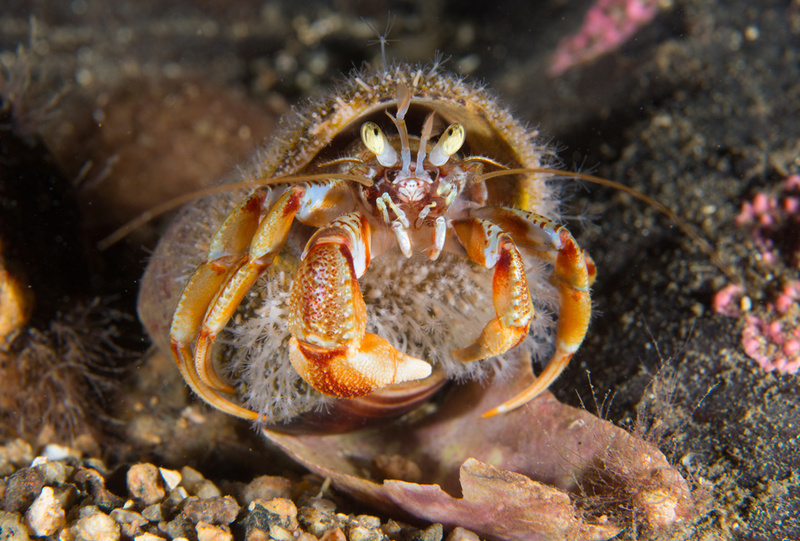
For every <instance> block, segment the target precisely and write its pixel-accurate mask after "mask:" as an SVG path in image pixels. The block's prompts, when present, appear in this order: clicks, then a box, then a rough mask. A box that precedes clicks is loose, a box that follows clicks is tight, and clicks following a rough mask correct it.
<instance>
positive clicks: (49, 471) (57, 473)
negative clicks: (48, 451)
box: [33, 457, 75, 485]
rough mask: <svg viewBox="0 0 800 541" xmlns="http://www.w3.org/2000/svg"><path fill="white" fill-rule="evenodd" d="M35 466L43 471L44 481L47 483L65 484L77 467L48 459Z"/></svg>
mask: <svg viewBox="0 0 800 541" xmlns="http://www.w3.org/2000/svg"><path fill="white" fill-rule="evenodd" d="M37 458H38V457H37ZM34 462H36V460H34ZM33 467H35V468H36V469H37V470H39V471H40V472H41V473H42V475H43V476H44V482H45V484H47V485H61V484H64V483H66V482H67V478H68V477H69V476H70V475H72V472H74V471H75V468H73V467H72V466H68V465H67V464H64V463H63V462H54V461H52V460H47V459H45V460H44V461H42V462H40V463H38V464H35V466H33Z"/></svg>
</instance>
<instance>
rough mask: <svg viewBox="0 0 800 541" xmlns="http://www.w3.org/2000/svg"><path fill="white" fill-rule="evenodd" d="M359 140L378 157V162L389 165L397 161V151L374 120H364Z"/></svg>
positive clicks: (385, 165)
mask: <svg viewBox="0 0 800 541" xmlns="http://www.w3.org/2000/svg"><path fill="white" fill-rule="evenodd" d="M361 141H363V142H364V146H366V147H367V149H369V151H370V152H372V153H373V154H375V156H376V157H377V158H378V163H380V164H381V165H382V166H384V167H391V166H392V165H394V164H395V162H396V161H397V152H396V151H395V149H393V148H392V145H390V144H389V141H388V139H386V136H385V135H384V134H383V132H382V131H381V129H380V128H379V127H378V125H377V124H375V123H374V122H365V123H364V124H363V125H362V126H361Z"/></svg>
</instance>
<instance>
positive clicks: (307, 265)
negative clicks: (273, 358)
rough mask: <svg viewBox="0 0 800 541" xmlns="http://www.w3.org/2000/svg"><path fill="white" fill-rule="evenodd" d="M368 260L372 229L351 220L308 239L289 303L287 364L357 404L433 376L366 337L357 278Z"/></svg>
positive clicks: (312, 382)
mask: <svg viewBox="0 0 800 541" xmlns="http://www.w3.org/2000/svg"><path fill="white" fill-rule="evenodd" d="M369 261H370V226H369V223H368V222H367V220H366V218H364V216H362V215H361V214H358V213H352V214H347V215H345V216H342V217H340V218H338V219H337V220H335V221H334V222H332V223H331V224H330V225H328V226H326V227H325V228H323V229H320V230H319V231H318V232H317V233H316V234H315V235H314V236H313V237H312V238H311V240H309V242H308V245H307V246H306V250H305V253H304V254H303V257H302V261H301V263H300V268H299V269H298V271H297V276H296V278H295V281H294V283H293V284H292V293H291V298H290V301H289V306H290V313H289V332H291V334H292V338H291V340H290V342H289V358H290V360H291V362H292V366H293V367H294V369H295V370H297V372H298V374H300V376H301V377H302V378H303V379H304V380H306V381H307V382H308V383H309V384H310V385H311V386H312V387H314V388H315V389H317V390H319V391H321V392H323V393H325V394H328V395H331V396H335V397H338V398H356V397H359V396H365V395H368V394H371V393H372V392H374V391H376V390H378V389H380V388H382V387H385V386H387V385H390V384H392V383H400V382H403V381H411V380H416V379H422V378H425V377H427V376H429V375H430V373H431V366H430V365H429V364H428V363H426V362H424V361H422V360H420V359H415V358H413V357H409V356H408V355H405V354H403V353H401V352H399V351H397V350H396V349H395V348H394V347H393V346H391V345H390V344H389V343H388V342H387V341H386V340H384V339H383V338H380V337H379V336H376V335H374V334H370V333H367V332H366V320H367V311H366V305H365V304H364V299H363V297H362V296H361V290H360V289H359V286H358V278H359V276H361V275H362V274H363V273H364V271H365V270H366V268H367V266H368V265H369Z"/></svg>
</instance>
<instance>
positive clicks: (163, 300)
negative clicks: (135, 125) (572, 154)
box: [139, 62, 694, 541]
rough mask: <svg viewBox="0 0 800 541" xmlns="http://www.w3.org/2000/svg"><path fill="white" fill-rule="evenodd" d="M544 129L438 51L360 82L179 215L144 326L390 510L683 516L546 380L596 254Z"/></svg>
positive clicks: (355, 78)
mask: <svg viewBox="0 0 800 541" xmlns="http://www.w3.org/2000/svg"><path fill="white" fill-rule="evenodd" d="M536 136H537V134H536V132H535V131H531V130H528V129H526V128H525V127H523V126H522V125H521V124H520V123H519V122H517V121H516V120H515V119H514V118H513V117H512V116H511V115H510V114H509V113H508V111H506V110H505V109H503V108H502V107H501V106H499V105H498V103H497V102H496V101H495V99H494V98H493V97H492V96H491V95H490V94H489V93H488V92H487V91H486V90H484V89H483V88H482V87H480V86H477V85H473V84H470V83H467V82H465V81H464V80H462V79H460V78H458V77H455V76H453V75H450V74H447V73H443V72H442V70H441V67H440V65H439V64H438V63H436V62H435V63H434V64H433V65H430V66H426V67H415V66H409V65H406V64H397V65H393V66H391V67H388V68H382V69H370V68H368V69H365V70H362V71H359V72H356V73H355V74H353V75H352V76H351V77H350V78H348V79H347V80H346V81H344V82H343V83H342V84H341V85H340V86H339V88H337V89H335V90H334V91H333V92H332V93H331V94H330V95H328V96H327V97H324V98H320V99H318V100H316V101H314V102H312V103H310V104H309V105H307V106H306V107H305V108H299V109H296V110H293V111H292V112H291V113H289V114H288V115H286V117H285V118H284V119H283V125H282V128H281V131H280V132H279V133H278V134H277V135H276V136H275V138H274V139H273V141H272V143H271V145H269V146H268V147H267V148H266V149H265V150H263V151H261V152H259V153H258V154H257V155H256V156H255V157H254V159H253V161H252V162H251V163H250V165H249V166H247V167H245V168H243V169H242V170H241V171H240V172H238V173H237V174H236V175H235V176H234V177H233V178H232V179H230V182H228V183H226V184H223V185H221V186H220V187H219V188H214V189H213V190H212V192H213V194H214V195H213V196H209V197H205V198H203V199H198V200H196V201H193V202H192V204H190V205H188V206H187V207H186V208H184V210H183V211H182V212H181V214H180V215H179V216H178V217H177V218H176V220H175V221H174V222H173V224H172V225H171V226H170V228H169V229H168V231H167V232H166V233H165V234H164V235H163V237H162V239H161V241H160V243H159V245H158V247H157V249H156V250H155V252H154V253H153V256H152V258H151V260H150V263H149V265H148V268H147V271H146V273H145V275H144V277H143V279H142V284H141V289H140V297H139V314H140V317H141V319H142V321H143V323H144V325H145V327H146V328H147V329H148V331H149V333H150V335H151V336H152V337H153V339H154V341H155V342H156V344H157V345H158V346H159V348H160V349H161V350H162V351H163V352H165V353H168V354H170V355H172V356H173V357H174V359H175V361H176V362H177V364H178V367H179V369H180V371H181V373H182V375H183V377H184V379H185V380H186V382H187V383H188V384H189V386H190V387H191V388H192V389H193V390H194V392H195V393H196V394H198V395H199V396H200V397H201V398H203V399H204V400H205V401H206V402H208V403H209V404H210V405H212V406H214V407H216V408H218V409H220V410H222V411H224V412H227V413H229V414H232V415H235V416H238V417H242V418H246V419H251V420H255V421H256V423H257V425H258V426H259V427H260V428H261V431H262V433H263V434H264V435H265V437H267V438H268V439H269V440H270V441H271V442H272V443H274V444H275V445H278V446H279V447H280V448H281V449H283V450H284V451H285V452H286V453H288V454H289V455H290V456H291V457H293V458H294V459H295V460H297V461H298V462H299V463H301V464H303V465H305V466H306V467H308V468H309V469H310V470H311V471H312V472H315V473H316V474H318V475H320V476H321V477H323V478H327V479H330V480H331V481H332V483H333V484H334V485H335V486H336V487H337V488H339V489H340V490H343V491H345V492H347V493H348V494H350V495H352V496H353V497H355V498H357V499H360V500H363V501H365V502H367V503H368V504H369V505H371V506H374V507H377V508H379V509H383V510H385V511H387V512H389V513H391V514H392V515H393V516H398V517H406V518H412V519H416V520H426V521H431V522H439V523H441V524H443V525H444V526H445V527H447V528H450V527H455V526H463V527H468V528H470V529H472V530H474V531H475V532H478V533H479V534H481V535H482V537H485V538H487V539H525V540H528V541H530V540H554V539H559V540H561V539H597V540H599V539H608V538H610V537H612V536H614V535H616V534H618V533H619V532H620V531H621V530H622V529H623V528H624V524H625V523H626V522H628V521H630V520H633V517H634V516H635V517H643V520H644V522H646V523H647V524H648V526H649V527H651V528H653V529H663V528H668V527H671V526H672V525H674V524H676V523H680V522H682V521H686V520H688V519H690V518H691V517H692V516H694V507H693V502H692V498H691V494H690V491H689V489H688V486H687V483H686V482H685V480H684V479H683V478H682V477H681V476H680V475H679V474H678V472H677V471H675V470H674V469H673V468H671V467H670V466H669V463H668V462H667V460H666V458H665V457H664V455H663V454H661V453H660V452H659V451H658V450H657V449H655V448H654V447H653V446H651V445H649V444H647V443H645V442H644V441H642V440H640V439H638V438H636V437H634V436H632V435H630V434H628V433H627V432H625V431H624V430H622V429H620V428H618V427H615V426H613V425H612V424H611V423H609V422H607V421H604V420H602V419H599V418H597V417H595V416H593V415H591V414H590V413H588V412H587V411H584V410H581V409H577V408H573V407H570V406H567V405H565V404H561V403H560V402H558V401H557V400H556V399H555V397H554V396H553V395H552V394H550V393H548V392H545V389H546V388H547V386H548V385H549V384H550V383H551V382H552V381H553V380H554V379H555V378H556V377H557V376H558V375H559V374H560V373H561V372H562V370H563V369H564V367H565V365H566V364H567V363H568V362H569V360H570V357H571V356H572V354H573V353H574V352H575V351H576V350H577V349H578V347H579V346H580V345H581V342H582V340H583V338H584V335H585V333H586V331H587V327H588V323H589V319H590V314H591V299H590V293H589V289H590V287H591V285H592V282H593V280H594V277H595V268H594V264H593V263H592V260H591V258H590V257H589V256H588V255H587V254H586V253H585V252H584V251H583V250H582V249H581V248H580V247H579V246H578V244H577V243H576V241H575V239H574V238H573V236H572V235H571V234H570V232H569V231H568V230H567V229H566V228H565V227H564V226H563V225H560V224H559V220H560V209H559V197H558V195H559V194H558V193H557V190H556V186H557V185H556V183H555V182H553V178H552V176H553V175H554V174H556V173H555V172H554V171H553V170H552V169H550V168H549V167H548V166H549V165H551V163H550V162H551V161H552V160H553V158H552V154H551V153H550V151H549V150H548V148H547V147H546V146H543V145H540V144H539V143H538V142H537V137H536ZM578 176H581V175H578ZM242 180H243V182H242ZM633 195H634V196H637V197H638V195H636V194H635V193H633ZM642 197H643V196H642ZM656 206H658V205H656ZM660 209H661V210H662V211H664V210H665V209H664V208H663V206H662V207H661V208H660ZM666 212H667V213H669V212H668V209H666ZM537 359H538V360H540V361H544V362H546V366H545V368H544V370H543V371H542V372H541V373H540V374H539V375H538V377H534V375H533V372H532V366H533V363H532V360H537ZM451 381H452V385H450V387H451V389H450V391H449V392H442V393H439V390H440V389H441V388H442V387H443V386H444V385H445V384H446V383H448V382H451ZM537 395H538V396H537ZM534 398H535V399H534ZM523 405H525V407H521V406H523ZM512 410H514V411H512ZM501 413H502V415H499V414H501ZM404 414H407V415H406V416H405V417H402V418H400V419H398V420H396V421H393V422H392V421H390V420H392V419H397V418H399V417H401V416H403V415H404ZM481 417H483V418H481ZM487 417H490V418H487ZM387 423H388V424H387ZM387 426H388V427H390V428H388V429H387ZM356 429H359V430H356ZM362 429H363V430H362ZM387 464H388V465H392V464H395V466H386V465H387ZM398 464H399V466H397V465H398ZM406 466H408V467H406ZM387 468H388V469H387ZM414 471H416V472H417V473H418V474H419V475H416V474H414V475H412V473H413V472H414ZM409 472H411V473H409ZM409 476H410V477H409ZM587 495H588V498H587ZM609 495H613V497H611V498H609V497H608V496H609ZM618 495H622V499H621V500H618V499H616V498H617V496H618ZM582 499H583V500H584V501H587V502H590V503H588V504H586V505H583V504H580V503H578V502H579V501H581V500H582ZM498 502H502V504H499V505H498ZM591 502H600V504H599V505H596V504H595V503H591Z"/></svg>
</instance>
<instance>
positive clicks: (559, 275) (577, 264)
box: [474, 207, 597, 417]
mask: <svg viewBox="0 0 800 541" xmlns="http://www.w3.org/2000/svg"><path fill="white" fill-rule="evenodd" d="M474 214H475V215H476V216H480V217H481V218H485V219H489V220H491V222H492V223H493V224H497V226H499V227H500V228H501V229H502V230H503V231H506V232H508V234H509V235H510V236H511V237H512V238H513V239H514V242H515V243H516V244H517V245H518V246H520V247H521V248H523V249H524V250H526V251H529V252H532V253H535V254H536V255H537V256H538V257H540V258H542V259H544V260H546V261H553V263H554V269H553V275H552V277H551V281H552V282H553V284H554V285H555V286H556V288H557V289H558V293H559V299H560V301H561V308H560V310H559V313H558V326H557V327H556V351H555V352H554V353H553V356H552V357H551V358H550V361H549V362H548V363H547V366H546V367H545V369H544V371H542V373H541V374H539V376H538V377H537V378H536V380H535V381H534V382H533V383H531V384H530V385H529V386H528V387H527V388H526V389H524V390H523V391H522V392H521V393H519V394H518V395H517V396H515V397H513V398H511V399H510V400H507V401H506V402H504V403H503V404H501V405H499V406H497V407H496V408H494V409H492V410H489V411H487V412H486V413H484V414H483V416H484V417H492V416H494V415H497V414H499V413H505V412H508V411H511V410H514V409H516V408H518V407H520V406H523V405H525V404H526V403H528V402H530V401H531V400H533V399H534V398H535V397H536V396H537V395H539V393H541V392H542V391H544V390H545V389H547V388H548V387H549V386H550V384H552V383H553V381H555V379H556V378H557V377H558V376H559V375H561V372H563V371H564V368H566V366H567V364H568V363H569V361H570V359H571V358H572V355H573V354H574V353H575V352H576V351H577V350H578V348H579V347H580V345H581V343H583V338H584V337H585V336H586V331H587V329H588V328H589V320H590V318H591V313H592V299H591V295H590V293H589V289H590V288H591V286H592V284H593V283H594V279H595V276H596V274H597V270H596V268H595V265H594V262H593V261H592V258H591V257H589V255H588V254H587V253H586V252H584V251H583V250H582V249H581V248H580V247H579V246H578V243H577V242H576V241H575V238H574V237H573V236H572V234H571V233H570V232H569V231H568V230H567V228H566V227H564V226H563V225H559V224H556V223H555V222H553V221H552V220H550V219H548V218H545V217H543V216H539V215H537V214H533V213H531V212H526V211H523V210H519V209H511V208H502V207H486V208H484V209H480V210H477V211H475V212H474ZM476 221H477V220H476ZM495 296H496V294H495Z"/></svg>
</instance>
